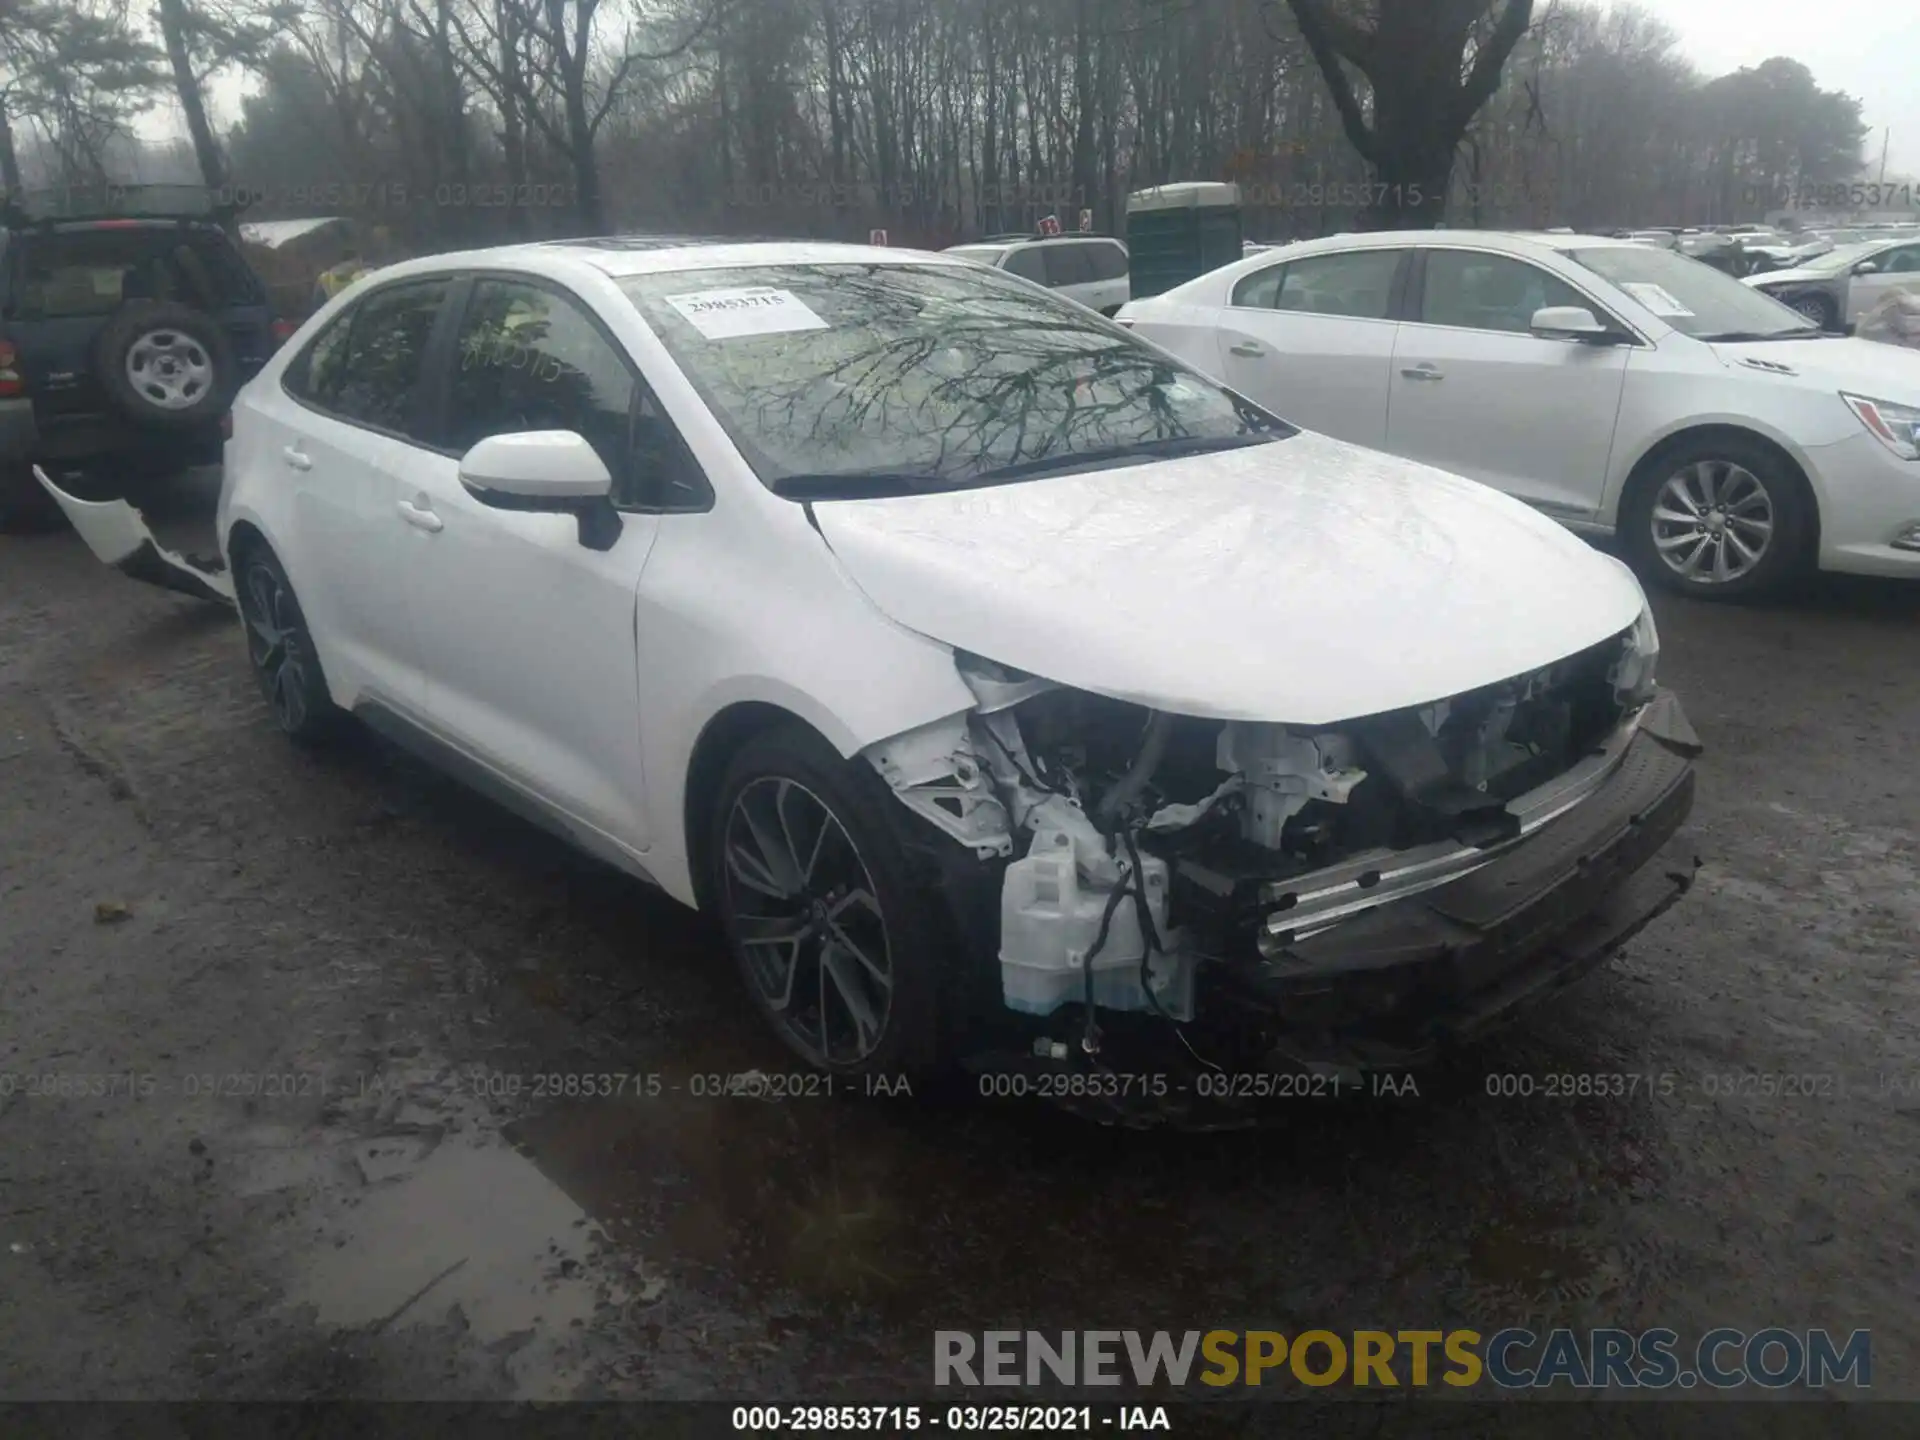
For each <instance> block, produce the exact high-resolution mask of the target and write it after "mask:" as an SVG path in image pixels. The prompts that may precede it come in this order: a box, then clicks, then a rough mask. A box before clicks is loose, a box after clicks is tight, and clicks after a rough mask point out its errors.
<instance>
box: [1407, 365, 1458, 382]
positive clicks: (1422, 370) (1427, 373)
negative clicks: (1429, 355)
mask: <svg viewBox="0 0 1920 1440" xmlns="http://www.w3.org/2000/svg"><path fill="white" fill-rule="evenodd" d="M1400 373H1401V374H1402V375H1404V376H1405V377H1406V378H1407V379H1409V380H1444V379H1446V378H1447V377H1446V376H1445V375H1444V374H1443V373H1442V372H1441V370H1440V367H1439V366H1438V365H1409V366H1407V367H1406V368H1405V369H1403V370H1402V371H1401V372H1400Z"/></svg>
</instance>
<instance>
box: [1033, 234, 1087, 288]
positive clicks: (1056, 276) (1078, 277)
mask: <svg viewBox="0 0 1920 1440" xmlns="http://www.w3.org/2000/svg"><path fill="white" fill-rule="evenodd" d="M1091 248H1092V247H1090V246H1087V245H1079V244H1071V243H1070V244H1065V245H1045V246H1042V247H1041V250H1040V253H1041V255H1042V256H1043V257H1045V260H1046V269H1047V284H1049V285H1052V286H1055V287H1056V288H1057V287H1059V286H1061V285H1085V284H1088V283H1089V282H1091V281H1092V280H1093V278H1094V277H1093V261H1092V257H1091V256H1090V255H1089V254H1088V253H1087V252H1088V250H1089V249H1091Z"/></svg>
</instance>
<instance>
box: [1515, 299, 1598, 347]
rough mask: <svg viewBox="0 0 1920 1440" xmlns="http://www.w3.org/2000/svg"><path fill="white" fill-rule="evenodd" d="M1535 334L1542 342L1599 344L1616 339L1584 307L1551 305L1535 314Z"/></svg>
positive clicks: (1533, 325)
mask: <svg viewBox="0 0 1920 1440" xmlns="http://www.w3.org/2000/svg"><path fill="white" fill-rule="evenodd" d="M1531 324H1532V329H1533V333H1534V334H1535V335H1538V336H1539V337H1540V338H1541V339H1542V340H1585V341H1588V342H1590V343H1599V342H1603V341H1607V340H1611V339H1613V338H1614V333H1613V331H1611V330H1609V329H1608V328H1607V327H1606V326H1604V325H1602V324H1601V323H1600V321H1599V318H1598V317H1597V316H1596V315H1595V314H1594V313H1593V312H1592V311H1591V310H1589V309H1587V308H1586V306H1584V305H1549V306H1547V307H1546V308H1545V309H1541V310H1536V311H1534V312H1533V320H1532V322H1531Z"/></svg>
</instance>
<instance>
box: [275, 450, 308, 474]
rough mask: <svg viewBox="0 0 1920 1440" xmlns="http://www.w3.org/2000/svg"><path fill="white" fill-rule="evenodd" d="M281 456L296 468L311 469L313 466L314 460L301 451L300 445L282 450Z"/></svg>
mask: <svg viewBox="0 0 1920 1440" xmlns="http://www.w3.org/2000/svg"><path fill="white" fill-rule="evenodd" d="M280 458H281V459H282V460H284V461H286V462H287V464H289V465H291V466H292V467H293V468H294V469H296V470H311V469H312V468H313V461H311V460H309V459H308V458H307V457H306V456H305V455H303V454H302V453H301V451H300V447H299V446H298V445H289V446H287V448H286V449H284V450H282V451H281V452H280Z"/></svg>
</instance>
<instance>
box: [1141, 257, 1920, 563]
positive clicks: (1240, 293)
mask: <svg viewBox="0 0 1920 1440" xmlns="http://www.w3.org/2000/svg"><path fill="white" fill-rule="evenodd" d="M1118 318H1119V320H1120V322H1121V323H1122V324H1125V325H1129V326H1131V327H1132V328H1133V329H1134V331H1135V332H1136V333H1137V334H1140V335H1143V336H1145V337H1147V338H1148V339H1151V340H1153V341H1155V342H1157V343H1158V344H1159V345H1161V346H1162V347H1164V348H1165V349H1167V350H1170V351H1172V352H1173V353H1174V354H1176V355H1178V356H1180V357H1181V358H1182V359H1184V360H1187V361H1189V362H1190V363H1192V364H1194V365H1196V366H1198V367H1200V368H1201V369H1203V370H1205V371H1207V372H1208V373H1209V374H1212V375H1214V376H1217V377H1219V378H1221V379H1222V380H1224V381H1225V382H1226V383H1227V384H1228V385H1230V386H1231V387H1232V388H1234V389H1235V390H1238V391H1239V392H1240V393H1242V394H1244V395H1246V396H1247V397H1248V398H1250V399H1252V400H1255V401H1257V402H1258V403H1260V404H1262V405H1265V406H1267V407H1268V408H1269V409H1272V410H1274V411H1275V412H1277V413H1279V414H1281V415H1284V416H1286V417H1287V418H1289V419H1291V420H1294V421H1296V422H1298V423H1299V424H1302V425H1305V426H1307V427H1309V428H1311V429H1315V430H1319V431H1322V432H1324V433H1326V434H1329V435H1333V436H1336V437H1338V438H1340V439H1342V440H1349V441H1353V442H1354V443H1356V444H1360V445H1367V446H1372V447H1374V448H1376V449H1381V450H1387V451H1391V452H1392V453H1394V454H1396V455H1402V456H1406V457H1407V458H1409V459H1414V460H1423V461H1426V462H1428V463H1430V464H1433V465H1437V466H1441V467H1443V468H1445V469H1448V470H1452V471H1455V472H1457V473H1459V474H1462V475H1466V476H1468V477H1470V478H1472V479H1475V480H1479V481H1482V482H1484V483H1485V484H1488V485H1491V486H1494V487H1495V488H1497V489H1500V490H1504V491H1506V492H1507V493H1508V494H1510V495H1514V496H1517V497H1518V498H1520V499H1522V500H1524V501H1526V502H1527V503H1528V504H1530V505H1533V506H1535V507H1536V508H1538V509H1539V510H1541V511H1542V512H1544V513H1546V514H1548V515H1551V516H1552V517H1554V518H1555V519H1557V520H1559V521H1561V522H1562V523H1564V524H1566V525H1569V526H1571V527H1572V528H1574V529H1576V530H1581V531H1586V532H1591V533H1600V534H1606V533H1613V532H1616V531H1617V532H1618V533H1619V535H1620V537H1621V539H1622V540H1623V541H1624V543H1625V546H1626V549H1627V551H1628V553H1629V554H1630V556H1631V557H1632V558H1633V559H1634V560H1635V562H1636V563H1637V564H1638V565H1639V567H1640V568H1641V570H1642V571H1643V573H1645V574H1647V575H1650V576H1652V577H1655V578H1658V579H1659V580H1661V581H1663V582H1665V583H1666V584H1668V585H1670V586H1671V587H1673V588H1675V589H1678V590H1682V591H1685V592H1688V593H1692V594H1696V595H1708V596H1724V597H1729V598H1730V597H1733V596H1747V595H1753V594H1756V593H1759V592H1762V591H1766V590H1770V589H1772V588H1774V587H1775V586H1777V585H1778V584H1779V583H1780V582H1782V581H1784V580H1786V579H1788V578H1790V577H1791V576H1793V575H1794V574H1795V573H1796V572H1799V571H1802V570H1805V569H1808V568H1811V567H1816V566H1817V567H1818V568H1820V569H1824V570H1836V571H1848V572H1852V573H1856V574H1868V575H1891V576H1912V577H1916V578H1920V354H1914V353H1911V352H1909V351H1905V350H1902V349H1897V348H1894V347H1891V346H1886V345H1876V344H1873V343H1871V342H1869V341H1865V340H1855V339H1849V338H1845V337H1843V336H1840V335H1834V334H1828V333H1823V332H1822V331H1821V330H1820V329H1819V328H1818V327H1816V326H1813V325H1812V324H1810V323H1809V322H1808V321H1807V319H1806V318H1805V317H1803V316H1801V315H1798V314H1796V313H1794V312H1793V311H1792V310H1790V309H1788V308H1787V307H1786V306H1784V305H1782V304H1780V303H1779V302H1777V301H1775V300H1772V299H1770V298H1768V297H1767V296H1766V295H1764V294H1761V293H1759V292H1758V291H1756V290H1754V289H1752V288H1749V287H1748V286H1746V285H1743V284H1741V283H1740V282H1739V281H1737V280H1734V279H1732V278H1730V277H1729V276H1726V275H1723V274H1721V273H1720V272H1719V271H1717V270H1714V269H1712V268H1711V267H1709V266H1706V265H1703V264H1700V263H1699V262H1697V261H1693V260H1689V259H1687V258H1685V257H1684V256H1680V255H1676V254H1674V253H1672V252H1670V251H1665V250H1658V249H1654V248H1651V247H1649V246H1645V245H1638V244H1634V243H1631V242H1629V241H1625V240H1611V239H1602V238H1599V237H1596V236H1584V235H1521V234H1495V233H1486V232H1475V231H1458V230H1440V231H1425V232H1395V233H1383V234H1371V235H1341V236H1336V237H1333V238H1330V239H1325V240H1314V241H1308V242H1305V243H1303V244H1298V245H1292V246H1287V247H1285V248H1283V249H1279V250H1273V251H1269V252H1266V253H1263V254H1259V255H1253V256H1249V257H1248V258H1246V259H1244V260H1242V261H1239V262H1238V263H1236V264H1233V265H1229V266H1225V267H1223V268H1222V269H1219V270H1216V271H1214V272H1212V273H1211V274H1208V275H1203V276H1201V277H1200V278H1199V279H1197V280H1193V281H1191V282H1189V283H1188V284H1186V285H1183V286H1180V287H1178V288H1176V289H1174V290H1170V291H1168V292H1167V293H1165V294H1163V295H1159V296H1155V297H1153V298H1151V299H1146V300H1137V301H1135V302H1133V303H1132V304H1130V305H1127V306H1126V307H1124V308H1123V309H1122V310H1121V311H1120V315H1119V317H1118Z"/></svg>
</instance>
